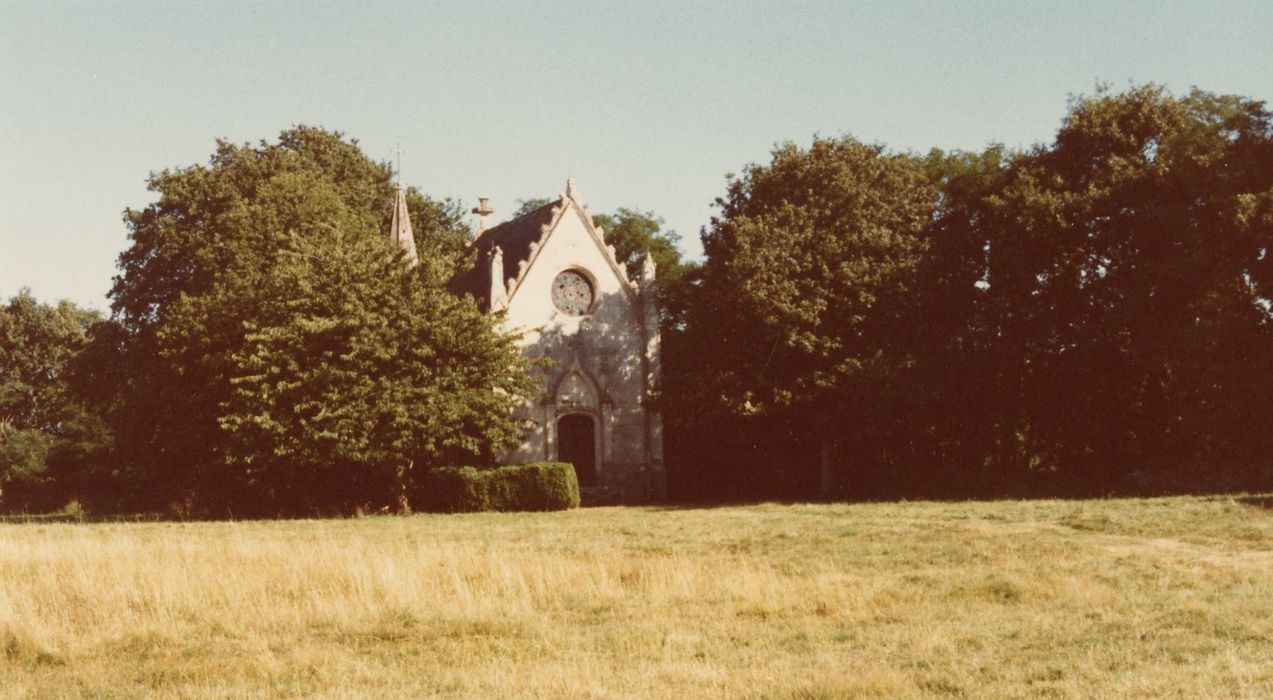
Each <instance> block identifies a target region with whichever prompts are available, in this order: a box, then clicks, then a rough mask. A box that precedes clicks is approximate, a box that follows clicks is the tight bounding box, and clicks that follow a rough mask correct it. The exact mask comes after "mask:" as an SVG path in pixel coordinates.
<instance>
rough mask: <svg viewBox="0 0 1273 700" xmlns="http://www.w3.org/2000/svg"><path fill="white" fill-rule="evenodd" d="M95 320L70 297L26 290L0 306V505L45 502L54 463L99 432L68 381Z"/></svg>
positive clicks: (61, 463) (77, 452) (64, 464)
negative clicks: (43, 296)
mask: <svg viewBox="0 0 1273 700" xmlns="http://www.w3.org/2000/svg"><path fill="white" fill-rule="evenodd" d="M97 319H98V315H97V313H95V312H93V311H89V310H86V309H82V308H79V307H77V306H76V305H75V304H72V303H71V302H69V301H61V302H58V303H57V304H56V305H50V304H41V303H39V302H37V301H36V300H35V298H34V297H33V296H31V293H30V291H29V290H26V289H23V290H21V291H20V292H18V294H17V296H14V297H12V298H10V299H9V303H8V304H7V305H6V306H4V307H3V308H0V505H3V506H4V507H6V508H14V507H30V506H33V505H37V504H40V505H49V504H50V503H49V502H48V501H49V499H50V498H56V497H57V494H51V493H47V491H49V490H50V488H51V487H52V486H53V480H54V477H55V475H56V472H57V471H58V468H59V467H61V468H63V469H66V468H68V467H69V466H70V464H69V463H70V462H71V461H73V460H74V458H75V457H77V456H81V454H82V452H83V451H87V450H90V449H91V447H92V446H91V444H86V443H93V442H95V441H97V440H100V439H101V436H100V431H99V430H97V428H98V426H97V424H96V422H95V421H94V420H93V416H91V415H90V414H88V413H87V412H86V411H85V409H84V407H83V406H82V405H81V404H80V402H78V401H77V400H76V397H75V396H74V395H73V393H72V391H71V386H70V382H69V381H68V375H69V373H70V371H71V365H72V363H73V361H74V358H75V356H76V353H78V352H79V351H80V349H81V348H82V347H83V346H84V344H85V343H86V341H87V329H88V327H89V326H90V325H92V324H93V323H94V322H95V321H97ZM41 496H44V501H45V502H44V503H39V500H40V499H41Z"/></svg>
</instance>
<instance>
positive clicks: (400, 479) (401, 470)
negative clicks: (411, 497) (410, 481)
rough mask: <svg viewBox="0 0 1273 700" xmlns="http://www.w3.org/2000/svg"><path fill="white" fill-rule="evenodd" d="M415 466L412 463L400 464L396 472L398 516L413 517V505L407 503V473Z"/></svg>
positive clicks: (395, 486) (395, 484)
mask: <svg viewBox="0 0 1273 700" xmlns="http://www.w3.org/2000/svg"><path fill="white" fill-rule="evenodd" d="M414 464H415V463H414V462H411V461H408V462H407V463H406V464H400V465H398V469H397V471H396V472H394V479H393V486H394V491H395V500H396V501H397V513H398V515H411V503H410V502H408V501H407V472H408V471H410V469H411V467H412V466H413V465H414Z"/></svg>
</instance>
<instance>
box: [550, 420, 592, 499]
mask: <svg viewBox="0 0 1273 700" xmlns="http://www.w3.org/2000/svg"><path fill="white" fill-rule="evenodd" d="M557 461H559V462H570V463H571V464H573V465H574V467H575V475H576V476H578V477H579V485H580V486H595V485H596V483H597V425H596V420H595V419H594V418H593V417H592V416H591V415H589V414H587V413H567V414H565V415H563V416H561V417H560V418H558V419H557Z"/></svg>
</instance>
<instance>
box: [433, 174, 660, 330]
mask: <svg viewBox="0 0 1273 700" xmlns="http://www.w3.org/2000/svg"><path fill="white" fill-rule="evenodd" d="M572 206H573V207H574V208H576V209H578V213H579V215H580V216H581V217H582V219H583V221H584V226H585V228H586V229H587V230H588V232H589V233H590V234H591V237H592V239H593V240H594V241H595V242H596V244H597V246H598V247H599V248H600V249H601V254H602V256H604V257H605V259H606V261H607V262H608V263H609V264H610V268H611V269H612V270H613V271H614V273H615V275H616V276H618V278H619V280H620V281H621V283H622V285H621V286H622V287H623V289H624V291H625V292H627V293H628V294H629V295H633V294H635V292H634V291H633V289H632V288H631V286H632V284H633V283H632V282H631V281H630V280H629V279H628V273H627V270H626V269H624V267H623V266H622V265H620V264H619V262H618V260H616V259H615V253H614V246H611V245H606V242H605V238H604V235H605V234H604V232H603V231H602V230H601V229H600V228H599V227H597V226H596V225H595V224H593V222H592V215H591V214H589V213H588V210H587V209H586V208H585V207H584V206H583V204H582V203H581V202H580V200H579V195H578V193H577V192H576V191H575V182H574V180H568V181H567V182H566V191H565V192H564V193H562V194H561V195H560V196H559V197H558V198H557V199H554V200H552V201H550V202H548V203H547V204H545V205H543V206H541V207H539V208H538V209H535V210H534V211H531V212H528V213H526V214H522V215H521V216H519V217H517V218H515V219H511V220H509V221H505V222H504V223H502V224H500V225H498V226H495V227H493V228H489V229H486V230H485V231H483V232H481V233H480V234H478V236H477V238H476V239H474V240H473V243H471V244H470V250H476V252H477V255H476V260H475V261H474V266H473V268H472V269H471V270H469V271H467V272H465V273H462V274H459V275H456V276H455V277H453V278H452V279H451V282H450V284H449V285H448V286H449V288H450V290H451V291H452V292H453V293H455V294H457V295H464V294H471V295H472V296H473V297H474V298H475V299H477V303H478V308H480V309H482V310H483V311H490V304H491V299H490V296H491V282H492V280H491V250H492V249H493V248H495V247H496V246H498V247H499V249H500V252H501V255H502V258H503V261H502V262H503V269H504V277H505V278H506V279H505V280H500V281H499V282H500V286H501V288H502V287H503V286H504V284H506V283H508V282H512V281H513V280H516V281H517V283H518V284H517V285H516V286H513V285H510V289H509V291H508V294H509V297H511V296H512V295H513V294H515V293H516V289H517V287H518V286H520V282H521V279H522V276H523V274H524V273H525V270H526V267H527V266H529V265H530V264H531V263H532V262H533V261H534V259H535V258H536V257H537V255H536V253H537V252H538V251H539V247H540V244H542V243H543V242H544V241H545V239H546V238H547V237H548V236H549V235H550V234H551V233H552V232H553V230H554V229H556V227H557V225H558V224H559V223H560V222H561V220H562V217H564V216H565V215H566V213H567V211H568V210H569V209H570V208H571V207H572Z"/></svg>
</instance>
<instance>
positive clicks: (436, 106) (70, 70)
mask: <svg viewBox="0 0 1273 700" xmlns="http://www.w3.org/2000/svg"><path fill="white" fill-rule="evenodd" d="M1097 81H1106V82H1110V83H1112V84H1114V85H1115V86H1122V85H1125V84H1127V83H1128V82H1129V81H1135V82H1145V81H1156V82H1159V83H1163V84H1165V85H1167V86H1168V87H1169V88H1171V89H1173V90H1175V91H1185V90H1188V89H1189V87H1190V86H1193V85H1197V86H1199V87H1202V88H1204V89H1207V90H1211V91H1215V92H1225V93H1237V94H1242V95H1246V96H1249V97H1254V98H1257V99H1262V100H1267V99H1270V98H1273V2H1269V1H1268V0H1265V1H1263V2H1219V1H1211V2H1113V1H1112V0H1107V1H1106V2H1083V3H1080V2H1063V3H1062V2H1026V1H1024V0H1017V1H1014V2H971V1H969V2H954V1H950V2H903V1H895V2H887V3H886V2H875V3H864V2H862V3H859V2H783V3H778V2H710V3H709V2H690V1H685V0H682V1H681V2H622V3H620V2H614V3H607V2H578V3H573V2H572V3H564V2H563V3H554V2H536V3H524V4H523V3H507V4H506V3H485V4H484V3H478V2H442V3H423V2H420V3H400V4H396V3H383V4H372V3H358V4H354V3H339V4H338V3H283V2H259V3H233V2H216V1H213V2H199V3H195V2H172V1H168V2H153V3H150V2H145V3H143V2H112V3H105V2H87V1H85V2H72V3H45V2H39V3H25V2H14V1H13V0H0V295H3V296H4V297H6V298H7V297H8V296H9V295H11V294H13V293H14V292H16V291H17V289H18V288H19V287H21V286H24V285H25V286H30V287H31V288H32V290H33V291H34V292H35V294H36V295H37V296H38V297H40V298H41V299H45V300H52V299H56V298H62V297H65V298H70V299H72V300H74V301H76V302H80V303H84V304H89V305H93V306H96V307H97V308H101V309H105V308H106V307H107V304H106V300H105V296H104V295H105V292H106V291H107V289H108V288H109V286H110V278H111V276H112V275H113V274H114V271H115V268H114V264H115V258H116V256H117V255H118V253H119V251H120V250H122V249H123V247H124V246H125V245H126V244H127V238H126V231H125V228H124V226H123V224H122V223H121V222H120V212H121V211H122V210H123V209H124V207H126V206H133V207H141V206H144V205H145V204H146V203H147V202H149V201H150V195H149V193H148V192H146V190H145V178H146V175H147V173H148V172H150V171H151V170H157V169H161V168H164V167H169V166H184V165H189V164H192V163H196V162H199V163H202V162H205V161H206V160H207V158H208V155H209V154H210V153H211V152H212V149H213V145H214V144H213V141H214V139H215V138H216V137H227V138H229V139H231V140H234V141H256V140H258V139H261V138H270V139H272V138H273V137H274V136H276V135H277V134H278V132H279V131H280V130H282V129H284V128H286V127H287V126H289V125H291V124H296V123H307V124H318V125H322V126H325V127H328V128H334V129H339V130H342V131H344V132H345V133H347V134H349V135H351V136H353V137H356V138H357V139H359V141H360V142H361V143H362V145H363V148H364V149H365V150H366V152H367V153H368V154H369V155H371V156H373V157H375V158H379V159H390V158H392V157H393V151H394V144H395V143H399V142H400V143H401V144H402V148H403V149H404V151H405V152H406V153H405V155H404V157H403V171H404V179H405V181H406V182H408V183H409V184H412V185H415V186H418V187H420V188H421V189H422V190H423V191H425V192H427V193H429V194H430V195H433V196H437V197H443V196H454V197H460V198H462V199H464V200H465V201H466V202H468V203H470V204H471V203H472V202H474V201H475V199H476V198H477V197H478V196H490V197H492V199H493V203H494V205H495V206H496V208H497V210H498V211H497V213H496V219H497V220H502V218H503V217H504V216H506V215H507V214H508V212H509V211H510V210H511V208H512V207H513V205H514V200H516V199H518V198H525V197H536V196H549V195H552V194H555V193H557V192H559V191H560V190H561V189H562V187H563V186H564V183H565V179H566V176H567V173H568V172H573V174H574V176H575V178H576V179H577V180H578V182H579V189H580V191H581V192H583V194H584V195H585V197H586V198H587V200H588V201H589V202H590V204H591V207H592V209H593V210H594V211H609V210H612V209H614V208H617V207H620V206H628V207H638V208H643V209H652V210H654V211H655V212H656V213H658V214H660V215H662V216H663V217H664V218H665V219H666V220H667V222H668V224H669V226H670V227H672V228H673V229H675V230H676V231H678V232H679V233H681V234H682V235H683V236H684V237H685V239H687V243H688V245H687V246H686V247H687V248H688V249H690V250H691V251H692V252H697V250H698V246H697V237H698V230H699V227H700V226H702V225H704V224H705V223H707V220H708V218H709V216H710V215H711V213H712V211H713V210H712V207H711V203H712V201H713V199H714V198H715V197H717V196H720V195H721V194H723V192H724V186H725V174H726V173H729V172H738V171H739V170H740V169H741V168H742V167H743V165H745V164H746V163H748V162H752V161H758V160H764V159H766V157H767V154H768V151H769V149H770V148H771V147H772V146H773V144H774V143H776V142H779V141H784V140H794V141H797V142H800V143H807V142H808V141H809V140H810V139H811V138H812V136H813V135H814V134H815V133H817V134H824V135H839V134H844V133H848V134H852V135H854V136H856V137H858V138H861V139H864V140H868V141H880V142H883V143H886V144H888V145H889V146H891V147H893V148H896V149H899V150H901V149H913V150H921V151H923V150H927V149H928V148H930V147H934V146H936V147H941V148H947V149H951V148H964V149H976V148H981V147H983V146H984V145H986V144H987V143H989V142H992V141H1001V142H1004V143H1007V144H1009V145H1013V146H1024V145H1029V144H1032V143H1036V142H1039V141H1045V140H1048V139H1049V138H1050V137H1051V136H1052V134H1053V133H1054V132H1055V130H1056V128H1057V126H1058V125H1059V123H1060V120H1061V117H1062V116H1063V114H1064V111H1065V105H1066V97H1067V95H1068V94H1071V93H1081V92H1090V91H1091V90H1092V88H1093V87H1094V85H1095V84H1096V83H1097Z"/></svg>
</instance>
